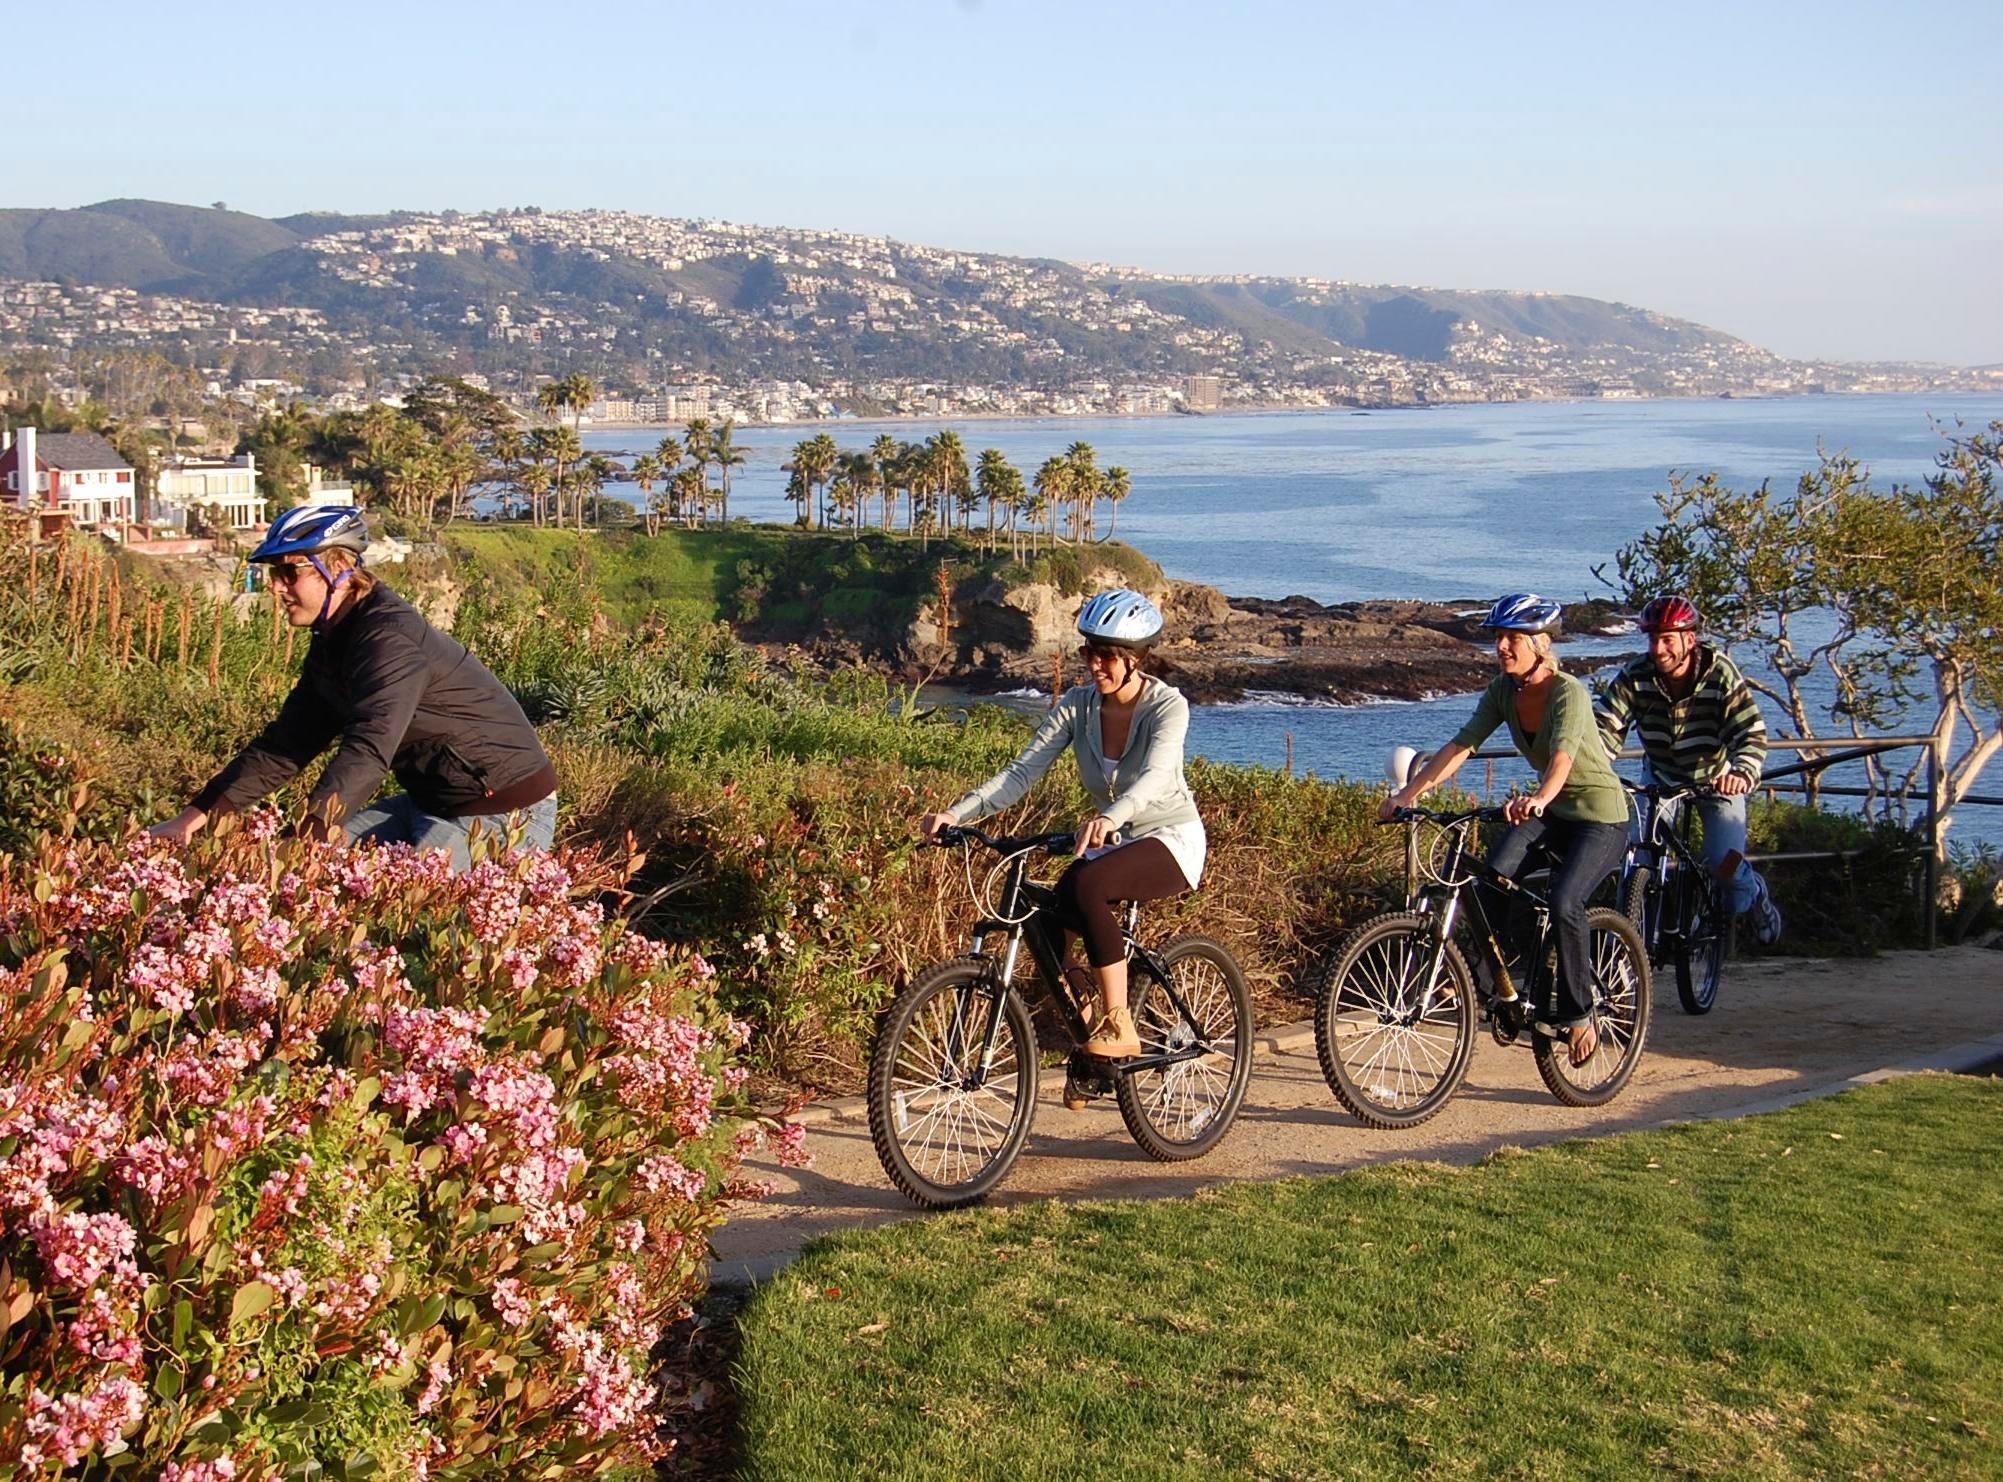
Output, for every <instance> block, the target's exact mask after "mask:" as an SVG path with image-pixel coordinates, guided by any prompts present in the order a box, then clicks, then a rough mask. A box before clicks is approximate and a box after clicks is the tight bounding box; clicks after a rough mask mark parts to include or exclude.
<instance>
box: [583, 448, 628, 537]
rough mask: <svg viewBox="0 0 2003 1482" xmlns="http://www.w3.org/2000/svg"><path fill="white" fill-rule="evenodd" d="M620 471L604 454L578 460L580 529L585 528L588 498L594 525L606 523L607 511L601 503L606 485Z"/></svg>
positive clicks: (595, 454) (593, 454)
mask: <svg viewBox="0 0 2003 1482" xmlns="http://www.w3.org/2000/svg"><path fill="white" fill-rule="evenodd" d="M618 471H619V465H618V464H616V463H614V462H613V461H612V460H611V459H610V458H607V457H606V456H605V455H604V454H603V453H592V454H590V455H589V456H587V457H584V458H580V459H578V460H577V467H576V470H575V472H576V479H577V497H576V504H577V528H578V529H580V530H582V529H583V528H584V501H585V500H586V499H587V498H588V499H589V500H590V501H591V520H592V523H593V524H597V525H602V524H604V523H605V511H604V508H603V506H602V504H601V502H600V501H601V500H602V498H603V496H604V492H605V486H606V484H608V483H610V482H611V480H612V476H613V475H614V474H616V473H617V472H618Z"/></svg>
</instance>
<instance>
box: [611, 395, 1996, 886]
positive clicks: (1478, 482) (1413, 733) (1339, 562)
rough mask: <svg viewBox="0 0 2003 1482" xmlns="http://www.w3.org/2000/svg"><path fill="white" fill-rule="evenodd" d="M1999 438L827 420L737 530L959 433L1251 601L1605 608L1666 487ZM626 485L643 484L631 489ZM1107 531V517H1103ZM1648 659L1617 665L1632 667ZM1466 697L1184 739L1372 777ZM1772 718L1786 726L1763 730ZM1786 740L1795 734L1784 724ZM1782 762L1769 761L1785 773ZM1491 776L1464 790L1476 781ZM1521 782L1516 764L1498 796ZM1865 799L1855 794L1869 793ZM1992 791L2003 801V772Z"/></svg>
mask: <svg viewBox="0 0 2003 1482" xmlns="http://www.w3.org/2000/svg"><path fill="white" fill-rule="evenodd" d="M1999 420H2003V396H1927V397H1919V396H1830V397H1817V396H1810V397H1794V398H1786V399H1777V400H1729V401H1728V400H1702V401H1698V400H1683V401H1633V402H1622V401H1613V402H1599V401H1594V402H1542V403H1526V404H1520V405H1493V406H1466V407H1443V408H1429V409H1412V410H1398V411H1373V412H1368V413H1360V412H1351V411H1346V410H1333V411H1323V412H1289V413H1271V414H1262V415H1252V416H1228V417H1225V416H1219V417H1169V418H1090V419H1084V418H1067V419H1054V420H1031V421H993V422H982V421H967V420H951V421H947V422H944V423H936V422H861V421H854V422H831V423H810V424H802V425H799V426H795V427H766V428H747V429H744V430H742V431H740V432H739V434H738V438H737V441H738V443H739V445H740V446H741V447H742V448H743V449H744V450H745V452H746V454H747V455H748V456H747V462H746V464H745V465H744V467H742V468H741V469H738V470H737V471H736V472H735V474H734V476H733V478H732V488H731V512H732V514H733V515H742V516H747V517H749V518H752V519H756V520H769V521H784V522H790V520H791V519H792V516H793V506H792V505H791V504H789V503H788V502H787V501H786V499H785V497H784V491H785V478H786V476H785V474H784V472H783V471H782V469H781V466H780V465H781V464H783V463H784V462H785V461H786V459H787V457H788V456H789V455H790V451H791V449H792V447H793V445H794V444H795V443H796V442H797V441H799V440H800V439H802V438H805V437H811V436H813V435H814V434H816V433H818V432H821V431H826V432H829V433H831V434H832V435H833V436H834V437H835V439H836V441H837V442H838V443H840V444H841V446H842V447H843V448H844V449H849V448H861V447H866V446H867V445H868V444H869V443H870V442H871V441H872V440H873V439H874V438H875V437H877V436H878V435H879V434H881V433H883V432H889V433H890V434H891V435H893V436H895V437H898V438H900V439H902V440H908V441H917V440H919V439H921V438H923V437H925V436H927V435H929V434H930V433H931V432H933V431H935V430H937V428H938V427H940V426H951V427H954V428H956V429H957V430H958V431H959V432H960V435H961V437H962V438H963V440H964V441H965V443H966V445H967V449H968V454H969V457H970V458H973V457H978V455H979V453H980V451H981V450H982V449H983V448H988V447H996V448H1000V449H1001V450H1002V451H1003V453H1004V454H1006V455H1007V456H1008V457H1009V459H1010V460H1011V461H1012V462H1014V463H1015V464H1016V465H1017V466H1018V467H1019V468H1021V469H1022V470H1023V471H1024V473H1025V475H1027V474H1029V473H1032V472H1033V471H1034V470H1035V467H1036V465H1037V464H1038V463H1040V462H1042V460H1043V459H1045V458H1047V457H1050V456H1052V455H1053V454H1058V453H1062V452H1063V451H1064V449H1065V448H1066V447H1068V446H1069V445H1070V444H1071V443H1072V442H1074V441H1084V442H1089V443H1091V444H1092V445H1093V447H1094V448H1095V449H1096V450H1097V452H1098V457H1099V463H1100V466H1101V467H1106V466H1109V465H1113V464H1118V465H1121V466H1123V467H1125V468H1126V469H1127V470H1128V471H1129V472H1130V473H1131V474H1132V475H1133V494H1132V495H1131V496H1130V497H1129V498H1128V499H1127V501H1126V502H1125V503H1124V504H1123V505H1122V506H1121V508H1120V511H1119V514H1118V525H1117V530H1118V534H1119V537H1120V538H1121V539H1123V540H1128V541H1131V542H1132V543H1133V544H1134V545H1136V546H1138V547H1139V548H1140V549H1142V550H1144V551H1146V552H1147V553H1148V554H1149V555H1150V556H1152V557H1154V559H1155V560H1156V561H1157V562H1159V563H1160V564H1161V566H1162V567H1163V569H1164V570H1165V571H1167V572H1168V574H1169V575H1171V576H1174V577H1180V578H1183V579H1186V580H1191V581H1200V582H1206V583H1209V584H1210V585H1212V586H1216V587H1219V588H1221V589H1223V590H1224V591H1225V592H1227V593H1229V594H1231V595H1233V596H1262V597H1281V596H1287V595H1291V594H1295V593H1299V594H1302V595H1305V596H1309V597H1313V598H1315V599H1317V600H1319V601H1324V602H1340V601H1353V600H1358V599H1363V598H1372V597H1426V598H1435V599H1444V598H1469V599H1484V598H1488V597H1491V596H1493V595H1495V594H1496V593H1498V592H1502V591H1509V590H1519V589H1528V590H1535V591H1539V592H1543V593H1545V594H1546V595H1548V596H1554V597H1560V598H1564V599H1567V600H1570V599H1574V598H1578V597H1582V596H1590V595H1597V594H1601V593H1603V592H1604V591H1605V587H1604V586H1603V585H1602V584H1601V583H1600V582H1599V581H1598V580H1597V579H1596V578H1595V576H1594V567H1595V566H1599V565H1605V566H1606V567H1607V568H1608V570H1609V571H1611V569H1612V562H1613V557H1614V554H1615V552H1616V551H1618V550H1619V548H1620V546H1621V545H1622V544H1623V543H1625V542H1626V541H1629V540H1632V539H1633V538H1634V537H1636V536H1637V535H1639V534H1640V533H1641V532H1643V531H1644V530H1646V529H1647V528H1649V526H1650V525H1651V524H1653V523H1654V521H1655V519H1656V516H1657V510H1656V505H1655V496H1656V495H1657V494H1658V493H1660V492H1662V491H1664V490H1666V489H1667V488H1668V485H1669V474H1670V472H1671V471H1672V470H1675V471H1679V472H1684V473H1690V474H1696V473H1704V472H1715V473H1717V474H1718V475H1720V477H1721V478H1723V479H1724V480H1725V481H1727V482H1728V483H1731V484H1734V485H1735V486H1739V487H1749V486H1754V485H1757V484H1759V483H1760V482H1761V481H1763V480H1767V481H1771V482H1772V483H1773V485H1774V486H1775V487H1777V488H1785V487H1787V486H1788V485H1790V484H1791V483H1792V482H1793V481H1794V480H1795V479H1797V478H1799V477H1800V476H1801V474H1803V473H1804V472H1806V471H1808V470H1809V469H1811V468H1813V467H1814V466H1815V464H1816V462H1817V460H1818V457H1819V453H1820V451H1821V450H1824V449H1826V450H1827V451H1829V452H1847V453H1849V454H1850V455H1852V456H1854V457H1856V458H1858V459H1859V460H1861V461H1862V462H1863V463H1864V464H1865V465H1867V466H1868V467H1869V468H1870V469H1871V471H1872V475H1873V478H1874V481H1875V482H1876V483H1877V485H1878V486H1879V487H1881V488H1882V487H1888V486H1890V485H1891V484H1893V483H1895V482H1907V483H1913V482H1918V481H1919V480H1921V479H1923V478H1924V477H1925V476H1926V475H1927V474H1928V473H1929V472H1931V471H1932V468H1933V460H1934V458H1935V456H1936V455H1937V454H1938V452H1939V451H1940V449H1941V447H1942V445H1943V444H1942V438H1941V431H1942V429H1952V428H1953V427H1954V426H1955V425H1956V424H1957V423H1959V424H1961V425H1964V426H1967V427H1982V426H1986V425H1987V424H1989V423H1990V422H1992V421H1999ZM658 436H659V434H658V433H650V432H647V431H644V430H621V429H602V430H597V429H594V430H588V431H587V432H586V434H585V439H584V440H585V443H586V446H587V447H590V448H592V449H595V450H601V451H607V452H613V453H629V454H630V453H634V452H640V451H646V450H648V449H650V448H652V446H653V445H654V442H655V441H656V440H657V438H658ZM618 487H620V488H621V489H624V490H630V489H631V487H632V486H630V485H621V486H618ZM1100 520H1101V527H1102V531H1103V529H1104V527H1105V524H1106V522H1107V520H1108V512H1107V511H1106V510H1105V509H1104V507H1102V508H1101V512H1100ZM1638 646H1639V645H1638V644H1628V645H1619V644H1616V645H1615V647H1628V648H1637V649H1638ZM1471 705H1472V700H1471V698H1470V697H1468V696H1448V697H1442V698H1438V699H1433V700H1422V701H1415V702H1387V703H1383V704H1373V705H1362V706H1344V707H1335V706H1309V705H1301V704H1297V703H1292V702H1286V701H1280V700H1271V699H1269V700H1257V699H1254V700H1248V701H1245V702H1242V703H1240V704H1235V705H1214V706H1199V707H1197V708H1196V710H1195V712H1194V714H1193V716H1192V720H1191V734H1190V744H1191V749H1192V750H1193V751H1194V752H1196V753H1197V754H1200V755H1204V756H1209V757H1213V758H1215V759H1217V760H1220V761H1231V762H1241V763H1257V764H1260V765H1264V766H1274V767H1277V766H1282V765H1284V764H1285V762H1286V759H1287V756H1288V750H1289V747H1290V746H1291V752H1292V759H1293V765H1294V768H1295V770H1296V771H1313V772H1315V773H1317V774H1319V775H1321V776H1350V777H1371V778H1374V777H1378V776H1381V775H1382V770H1383V762H1384V758H1385V756H1386V755H1387V754H1388V752H1389V751H1390V749H1391V747H1393V746H1395V745H1398V744H1401V743H1403V744H1410V745H1414V746H1419V747H1421V748H1428V747H1432V746H1436V745H1438V744H1439V743H1440V742H1442V741H1444V740H1445V739H1446V738H1447V737H1448V736H1450V735H1452V733H1453V732H1454V730H1455V729H1457V728H1458V726H1459V724H1460V720H1461V719H1462V718H1463V717H1464V716H1465V715H1466V713H1467V712H1468V710H1469V709H1470V707H1471ZM1774 722H1775V717H1774V716H1773V715H1772V714H1771V713H1770V714H1769V724H1770V726H1771V725H1774ZM1775 729H1779V728H1778V727H1777V726H1775ZM1782 760H1783V759H1782V758H1780V757H1779V756H1776V758H1775V763H1774V764H1775V765H1778V764H1779V763H1780V762H1781V761H1782ZM1481 766H1482V764H1480V763H1471V764H1470V775H1474V776H1476V779H1477V780H1480V773H1479V772H1477V770H1476V769H1479V768H1481ZM1520 775H1521V774H1520V772H1517V771H1516V770H1514V768H1513V765H1512V764H1507V763H1498V764H1497V772H1496V781H1497V782H1498V784H1506V783H1507V782H1508V781H1509V780H1511V779H1512V778H1514V777H1516V776H1520ZM1852 780H1854V779H1852ZM1985 783H1986V784H1987V785H1986V786H1985V787H1984V789H1983V790H1984V791H1987V792H1991V793H1999V794H2003V770H1997V771H1996V772H1995V775H1993V776H1991V777H1987V778H1985ZM1952 837H1954V838H1956V839H1958V840H1968V841H1971V842H1972V841H1977V840H1986V841H1987V842H1989V843H1992V844H1995V845H1998V846H2003V808H1977V807H1969V808H1965V809H1963V810H1961V812H1960V814H1959V815H1958V816H1957V818H1956V819H1955V822H1954V827H1953V830H1952Z"/></svg>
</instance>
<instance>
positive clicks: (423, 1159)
mask: <svg viewBox="0 0 2003 1482" xmlns="http://www.w3.org/2000/svg"><path fill="white" fill-rule="evenodd" d="M444 1161H445V1149H444V1148H441V1147H428V1148H426V1149H425V1150H424V1151H423V1152H421V1153H419V1154H418V1155H417V1166H418V1167H419V1168H421V1169H423V1170H424V1171H425V1172H426V1173H436V1172H437V1171H438V1165H439V1164H440V1163H443V1162H444Z"/></svg>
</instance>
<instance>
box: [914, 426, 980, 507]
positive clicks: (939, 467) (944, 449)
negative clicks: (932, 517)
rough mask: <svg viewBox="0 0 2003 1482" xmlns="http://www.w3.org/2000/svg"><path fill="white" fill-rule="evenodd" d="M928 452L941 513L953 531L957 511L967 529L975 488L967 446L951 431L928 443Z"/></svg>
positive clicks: (926, 444)
mask: <svg viewBox="0 0 2003 1482" xmlns="http://www.w3.org/2000/svg"><path fill="white" fill-rule="evenodd" d="M925 450H926V464H927V466H928V468H929V469H930V471H931V474H932V487H933V488H934V489H935V490H937V491H938V493H939V496H940V513H941V514H943V515H945V516H946V521H945V523H946V525H947V526H948V528H950V527H951V526H952V523H953V519H952V516H953V514H954V512H955V509H956V507H957V511H958V513H959V515H960V524H961V526H962V528H964V527H965V525H966V523H967V521H968V520H970V519H972V517H973V513H974V500H973V492H974V484H973V480H972V478H971V477H969V475H968V473H967V446H966V444H965V443H963V442H961V441H960V434H959V433H957V432H955V431H953V429H952V428H950V427H947V428H942V429H941V430H940V431H938V432H935V433H933V434H932V436H931V437H929V438H927V439H926V440H925Z"/></svg>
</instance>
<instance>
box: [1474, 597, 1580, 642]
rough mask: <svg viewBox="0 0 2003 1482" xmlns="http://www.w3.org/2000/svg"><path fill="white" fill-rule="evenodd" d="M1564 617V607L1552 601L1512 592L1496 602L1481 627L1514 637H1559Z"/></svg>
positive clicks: (1482, 621)
mask: <svg viewBox="0 0 2003 1482" xmlns="http://www.w3.org/2000/svg"><path fill="white" fill-rule="evenodd" d="M1564 615H1565V609H1564V607H1563V606H1561V605H1560V604H1559V603H1556V602H1553V601H1552V600H1551V599H1550V598H1549V597H1540V596H1538V595H1537V594H1536V593H1535V592H1511V593H1510V594H1509V595H1508V596H1507V597H1499V598H1497V599H1496V603H1495V606H1493V607H1491V608H1490V609H1489V610H1488V616H1487V617H1485V618H1483V619H1482V620H1481V625H1482V627H1484V628H1500V629H1502V630H1504V631H1505V632H1510V633H1555V632H1557V631H1558V624H1559V622H1560V620H1561V619H1563V617H1564Z"/></svg>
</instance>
